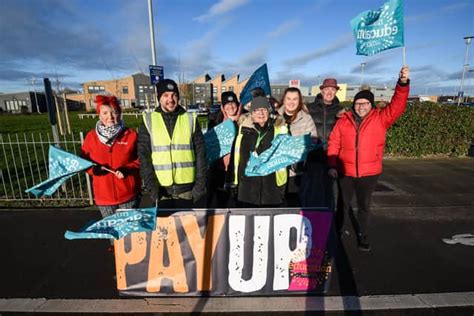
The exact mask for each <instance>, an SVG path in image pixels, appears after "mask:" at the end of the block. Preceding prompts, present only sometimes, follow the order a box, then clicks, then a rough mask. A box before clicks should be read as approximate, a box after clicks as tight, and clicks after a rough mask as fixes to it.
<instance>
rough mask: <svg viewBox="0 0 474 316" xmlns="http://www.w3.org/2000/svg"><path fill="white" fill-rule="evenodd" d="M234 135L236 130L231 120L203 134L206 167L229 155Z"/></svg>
mask: <svg viewBox="0 0 474 316" xmlns="http://www.w3.org/2000/svg"><path fill="white" fill-rule="evenodd" d="M236 134H237V129H236V128H235V124H234V123H233V122H232V120H231V119H227V120H225V121H224V122H222V123H220V124H219V125H217V126H214V127H213V128H211V129H210V130H208V131H207V132H206V133H205V134H204V141H205V143H206V158H207V163H208V165H210V164H211V163H212V162H214V161H215V160H217V159H219V158H221V157H224V156H225V155H227V154H228V153H230V151H231V150H232V144H233V143H234V139H235V135H236Z"/></svg>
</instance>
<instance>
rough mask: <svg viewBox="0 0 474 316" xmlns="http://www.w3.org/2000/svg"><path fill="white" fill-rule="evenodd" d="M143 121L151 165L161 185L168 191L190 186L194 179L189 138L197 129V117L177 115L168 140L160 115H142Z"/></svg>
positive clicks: (186, 114) (190, 138) (194, 160)
mask: <svg viewBox="0 0 474 316" xmlns="http://www.w3.org/2000/svg"><path fill="white" fill-rule="evenodd" d="M143 121H144V123H145V127H146V128H147V130H148V133H149V134H150V141H151V161H152V163H153V167H154V169H155V174H156V177H157V178H158V182H159V183H160V185H162V186H165V187H167V186H170V185H173V184H187V183H193V182H194V179H195V177H196V163H195V162H196V158H195V155H194V150H193V142H192V135H193V133H194V130H195V126H196V114H195V113H192V114H191V113H182V114H179V115H178V118H177V119H176V125H175V127H174V130H173V135H172V137H171V138H170V135H169V134H168V129H167V128H166V125H165V122H164V120H163V116H162V114H161V113H159V112H152V113H149V112H145V113H144V114H143Z"/></svg>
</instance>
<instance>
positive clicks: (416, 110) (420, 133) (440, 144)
mask: <svg viewBox="0 0 474 316" xmlns="http://www.w3.org/2000/svg"><path fill="white" fill-rule="evenodd" d="M473 137H474V107H463V106H454V105H442V104H437V103H432V102H420V103H413V104H409V105H407V109H406V111H405V113H404V114H403V115H402V117H400V118H399V119H398V121H397V122H396V123H395V124H394V125H393V126H392V128H390V129H389V130H388V133H387V145H386V149H385V152H386V153H387V154H389V155H394V156H404V157H421V156H432V155H448V156H465V155H467V154H468V152H469V148H470V146H471V142H472V140H473Z"/></svg>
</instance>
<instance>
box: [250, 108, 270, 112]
mask: <svg viewBox="0 0 474 316" xmlns="http://www.w3.org/2000/svg"><path fill="white" fill-rule="evenodd" d="M253 111H254V112H256V113H267V112H268V110H267V109H265V108H259V109H256V110H253Z"/></svg>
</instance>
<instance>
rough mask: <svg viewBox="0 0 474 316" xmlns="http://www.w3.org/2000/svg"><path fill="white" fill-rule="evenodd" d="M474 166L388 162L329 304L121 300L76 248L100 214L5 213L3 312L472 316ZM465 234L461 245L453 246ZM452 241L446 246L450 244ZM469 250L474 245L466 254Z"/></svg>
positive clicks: (101, 261)
mask: <svg viewBox="0 0 474 316" xmlns="http://www.w3.org/2000/svg"><path fill="white" fill-rule="evenodd" d="M473 213H474V159H472V158H466V159H442V160H440V159H435V160H388V161H386V162H385V168H384V174H383V176H382V177H381V180H380V185H379V187H378V188H377V190H376V193H375V195H374V198H373V216H372V221H371V227H372V230H371V246H372V251H371V252H368V253H365V252H360V251H358V250H357V247H356V241H355V238H354V233H353V230H352V227H351V225H350V223H346V224H347V225H346V227H345V228H346V233H345V234H344V237H343V240H342V243H341V244H340V245H339V247H338V253H337V256H336V262H335V269H334V273H333V276H332V280H331V286H330V289H329V291H328V293H327V294H326V295H325V296H310V297H304V296H299V297H277V298H263V297H260V298H258V297H257V298H256V297H251V298H151V299H120V298H119V296H118V294H117V292H116V290H115V280H114V279H113V275H114V257H113V255H112V254H111V253H108V252H106V248H107V246H108V242H107V241H104V240H77V241H68V240H66V239H64V238H63V234H64V231H65V230H66V229H69V230H78V229H79V228H81V227H82V226H84V225H85V224H86V223H87V222H89V221H90V220H93V219H98V218H99V217H100V215H99V213H98V211H95V210H77V209H48V210H41V209H37V210H6V209H3V210H1V211H0V238H1V240H3V241H4V242H3V243H2V244H3V247H4V249H3V251H2V256H1V259H0V269H1V270H0V271H1V280H0V284H1V286H0V314H1V315H3V314H4V313H5V312H14V311H18V312H33V311H36V312H43V313H51V312H66V311H74V312H84V313H88V312H102V313H108V312H121V313H127V312H130V313H155V312H162V313H171V314H173V313H183V312H189V311H196V312H197V311H202V312H214V313H218V312H223V311H226V312H229V313H232V312H233V313H236V314H238V313H240V312H254V313H257V312H261V313H264V312H266V313H267V314H269V315H274V314H276V313H280V314H287V313H288V312H289V311H293V312H295V311H296V312H299V313H300V314H307V315H315V314H317V313H323V314H325V315H339V314H340V315H344V314H347V313H349V312H350V311H353V313H356V314H357V313H359V312H354V311H357V310H359V309H361V310H363V313H364V315H373V314H380V313H382V314H383V315H392V314H393V315H400V314H404V315H405V314H406V315H421V314H427V315H433V314H436V315H441V314H445V315H469V316H472V315H474V264H473V263H474V246H472V244H474V243H473V238H474V237H471V238H470V237H469V235H465V234H472V235H474V216H473ZM455 235H461V237H460V238H457V239H456V238H454V239H453V238H452V237H453V236H455ZM443 239H446V240H447V242H448V243H446V242H444V241H443ZM469 243H471V245H468V244H469Z"/></svg>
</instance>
